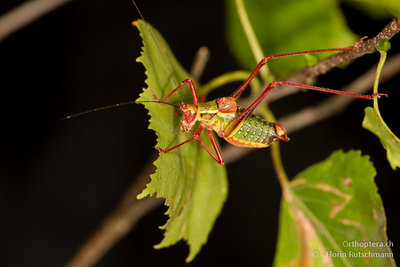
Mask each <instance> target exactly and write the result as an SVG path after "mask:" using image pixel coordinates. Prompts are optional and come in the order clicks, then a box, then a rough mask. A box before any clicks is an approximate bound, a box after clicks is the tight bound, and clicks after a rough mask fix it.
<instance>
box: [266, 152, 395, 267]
mask: <svg viewBox="0 0 400 267" xmlns="http://www.w3.org/2000/svg"><path fill="white" fill-rule="evenodd" d="M375 173H376V172H375V169H374V167H373V165H372V163H371V162H370V161H369V158H368V157H367V156H361V152H359V151H349V152H347V153H344V152H342V151H336V152H334V153H333V154H332V155H330V156H329V158H328V159H326V160H324V161H322V162H319V163H317V164H315V165H312V166H311V167H309V168H307V169H306V170H304V171H303V172H301V173H300V174H298V175H297V176H296V177H295V178H294V179H293V181H291V182H290V184H288V185H287V187H286V190H284V192H285V194H284V199H283V200H282V205H281V215H280V222H279V224H280V225H279V237H278V245H277V253H276V257H275V262H274V266H395V263H394V260H393V253H392V251H391V248H390V243H388V245H389V246H386V245H387V243H386V242H387V241H388V240H387V236H386V232H385V231H386V218H385V213H384V210H383V206H382V201H381V198H380V196H379V195H378V193H377V187H376V185H375V183H374V176H375ZM369 241H370V242H371V243H363V242H369ZM372 242H375V243H372ZM377 242H382V243H377ZM376 244H379V245H380V244H382V245H385V246H384V247H381V246H378V247H377V246H376ZM368 245H369V246H368ZM391 245H393V243H391ZM334 253H336V254H334Z"/></svg>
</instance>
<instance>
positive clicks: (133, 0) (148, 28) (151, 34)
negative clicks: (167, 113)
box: [132, 0, 184, 105]
mask: <svg viewBox="0 0 400 267" xmlns="http://www.w3.org/2000/svg"><path fill="white" fill-rule="evenodd" d="M132 3H133V5H134V6H135V8H136V10H137V12H138V13H139V16H140V17H141V19H142V20H143V21H144V24H145V25H146V28H147V30H148V31H149V33H150V36H151V38H152V39H153V41H154V43H155V45H156V46H157V49H158V51H160V54H161V57H162V59H163V61H164V63H165V66H166V67H167V69H168V72H169V75H170V76H171V78H172V81H173V82H174V84H175V88H177V87H178V84H177V82H176V81H175V79H174V76H173V75H172V71H171V68H170V66H169V64H168V62H167V60H166V59H165V57H164V54H163V53H162V51H161V49H160V46H159V45H158V42H157V40H156V38H155V37H154V35H153V32H152V31H151V30H150V26H149V24H148V23H147V21H146V19H145V18H144V16H143V14H142V12H140V9H139V7H138V6H137V4H136V2H135V0H132ZM176 91H177V92H178V95H179V98H180V100H181V103H182V105H183V104H184V103H183V99H182V96H181V94H180V92H179V90H176Z"/></svg>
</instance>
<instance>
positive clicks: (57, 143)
mask: <svg viewBox="0 0 400 267" xmlns="http://www.w3.org/2000/svg"><path fill="white" fill-rule="evenodd" d="M19 3H22V1H2V2H1V5H0V11H1V13H4V12H5V11H7V10H10V9H11V8H13V7H15V6H17V5H18V4H19ZM138 4H139V6H140V8H141V10H142V12H143V14H144V15H145V17H146V19H147V20H148V21H149V22H150V23H152V24H153V25H154V26H155V27H156V28H158V29H159V30H160V32H161V33H162V34H163V35H164V37H165V38H166V40H167V41H168V42H169V44H170V46H171V48H172V50H173V51H174V52H175V54H176V56H177V58H178V59H179V61H180V62H181V63H182V64H183V66H184V67H186V68H189V67H190V65H191V63H192V61H193V58H194V54H195V52H196V51H197V49H198V48H199V47H200V46H202V45H206V46H208V47H209V48H210V49H211V60H210V61H209V64H208V67H207V69H206V71H205V73H204V75H203V79H202V81H203V82H204V81H208V80H210V79H211V78H213V77H215V76H217V75H219V74H222V73H225V72H227V71H230V70H236V69H238V68H239V67H238V66H237V65H236V63H235V62H234V60H233V58H232V56H231V55H230V53H229V49H228V47H227V45H226V43H225V39H224V6H223V1H181V2H180V3H177V2H170V1H138ZM343 8H344V11H345V14H346V18H347V20H348V22H349V25H350V27H351V28H352V29H353V30H354V31H355V32H356V33H357V34H359V35H361V36H364V35H369V36H374V35H375V34H376V33H377V32H378V31H380V30H381V29H382V28H383V27H384V26H385V25H386V24H387V22H388V20H377V21H374V20H372V19H370V18H368V17H366V16H364V15H363V14H361V13H359V12H357V11H355V10H353V9H351V8H349V7H347V6H343ZM137 18H138V15H137V13H136V11H135V9H134V7H133V5H132V3H131V2H130V1H128V0H126V1H74V2H72V3H70V4H68V5H66V6H64V7H62V8H60V9H58V10H56V11H54V12H52V13H51V14H48V15H46V16H45V17H43V18H41V19H39V20H38V21H36V22H34V23H32V24H31V25H29V26H27V27H25V28H24V29H22V30H20V31H19V32H17V33H14V34H13V35H11V36H10V37H9V38H8V39H6V40H5V41H3V42H2V43H0V68H1V76H0V77H1V92H2V99H3V100H2V104H1V106H0V110H1V113H0V114H1V117H0V118H1V120H0V121H1V124H2V127H1V136H0V137H1V138H0V210H1V219H0V242H1V243H0V244H1V248H0V265H1V266H62V265H64V264H65V263H66V262H67V261H68V259H70V258H71V257H72V256H73V255H74V253H75V252H76V250H77V249H78V248H79V246H80V245H81V244H82V243H83V242H84V241H85V240H86V239H87V238H88V237H89V236H90V234H91V233H92V232H93V231H94V230H95V229H96V228H97V227H98V226H99V224H100V222H101V221H102V219H103V218H104V217H105V216H106V215H107V214H108V213H109V212H110V211H111V210H112V209H113V207H114V206H115V205H116V204H117V203H118V201H119V198H120V197H121V195H122V194H123V192H124V191H125V189H126V188H127V186H128V185H129V184H130V183H131V182H132V180H133V179H134V178H135V177H136V176H137V175H138V174H139V172H140V171H141V168H142V167H143V166H144V165H145V163H146V162H147V161H148V160H149V158H150V156H151V155H152V154H153V153H154V152H155V150H154V149H153V147H154V145H155V135H154V133H152V132H151V131H150V130H147V125H148V121H147V120H148V117H147V115H146V111H145V110H144V109H143V107H142V106H140V105H131V106H127V107H122V108H119V109H117V110H109V111H105V112H97V113H92V114H90V115H87V116H82V117H79V118H76V119H71V120H68V121H59V120H58V119H59V118H61V117H63V116H66V115H69V114H72V113H76V112H80V111H84V110H87V109H91V108H94V107H100V106H105V105H109V104H113V103H118V102H124V101H127V100H133V99H136V98H137V97H138V94H139V93H140V91H141V88H142V87H144V79H145V77H144V74H143V72H144V69H143V67H142V66H141V65H140V64H138V63H136V62H135V58H136V57H138V56H139V53H140V46H141V43H140V38H139V36H138V33H137V30H136V28H134V27H132V26H130V22H131V21H132V20H134V19H137ZM294 34H295V33H294ZM399 43H400V42H399V37H398V36H396V37H395V39H394V40H393V42H392V46H393V49H392V50H391V51H390V52H391V53H395V51H399V49H398V46H399ZM312 48H313V47H310V49H312ZM389 57H390V55H389ZM377 61H378V55H377V54H374V55H369V56H366V57H363V58H362V59H359V60H357V61H356V62H355V63H354V64H352V65H351V66H350V68H347V69H336V70H334V71H332V72H331V73H330V74H327V75H325V76H323V77H321V78H320V82H321V83H323V84H324V85H325V86H326V85H327V84H329V87H331V88H341V86H343V85H345V84H347V83H348V82H350V81H352V80H353V79H354V78H355V77H357V76H358V75H360V74H362V73H363V72H365V71H366V70H367V69H368V68H369V67H370V66H371V65H372V64H373V63H376V62H377ZM399 82H400V79H399V77H396V78H395V79H393V80H392V81H391V82H389V83H385V84H382V85H381V90H382V89H383V90H384V91H386V92H387V93H389V95H390V98H388V99H383V101H381V112H382V114H383V116H384V118H385V120H387V123H388V124H389V126H390V127H392V128H393V129H399V127H400V122H399V119H398V112H397V111H396V110H397V109H396V105H398V103H399V101H398V99H399V97H400V94H399V92H398V90H397V89H398V84H399ZM232 90H233V88H232V87H231V88H229V89H222V90H221V91H218V93H217V95H226V94H228V93H229V92H231V91H232ZM320 98H321V95H320V94H304V95H297V96H293V97H289V98H288V99H285V100H281V101H278V102H276V103H274V104H273V105H272V108H273V110H274V111H275V112H276V114H277V115H278V116H279V115H283V114H285V113H288V112H292V111H294V110H296V109H297V108H301V107H303V106H304V105H307V104H310V103H313V102H316V101H318V100H319V99H320ZM369 104H370V103H368V102H366V101H362V100H361V101H356V102H355V103H354V104H352V105H351V106H350V107H349V108H348V109H347V110H346V112H345V113H344V114H342V115H340V116H337V117H335V118H332V119H329V120H326V121H323V122H321V123H318V124H317V125H314V126H312V127H308V128H307V129H304V130H302V131H300V132H298V133H295V134H293V135H291V138H292V139H291V141H290V142H289V143H285V144H282V155H283V158H284V164H285V168H286V170H287V172H288V174H289V176H291V177H293V176H294V175H295V174H296V173H298V172H299V171H301V170H303V169H304V168H306V167H307V166H309V165H311V164H313V163H315V162H317V161H320V160H323V159H325V158H326V157H327V156H328V155H329V154H330V153H331V152H332V151H334V150H337V149H339V148H343V149H344V150H346V151H347V150H349V149H362V151H363V153H364V154H369V155H370V156H371V159H372V161H373V162H374V165H375V167H376V169H377V172H378V174H377V178H376V182H377V184H378V187H379V193H380V194H381V196H382V199H383V202H384V206H385V209H386V214H387V220H388V230H387V231H388V236H389V239H391V240H392V241H393V242H394V248H393V251H394V253H395V257H396V256H398V255H399V249H398V242H399V241H400V233H399V231H398V225H399V224H400V217H399V213H398V208H396V206H398V204H399V201H398V196H397V194H398V190H399V188H400V187H399V184H400V182H399V177H398V176H399V175H398V171H397V172H393V171H392V170H391V169H390V166H389V164H388V163H387V160H386V156H385V151H384V150H383V148H382V147H381V145H380V143H379V141H378V140H377V138H375V137H374V136H373V135H372V134H371V133H369V132H367V131H366V130H364V129H362V127H361V121H362V117H363V109H364V107H366V106H367V105H369ZM397 133H398V132H397ZM221 143H224V142H221ZM268 152H269V151H268V149H262V150H256V149H255V150H254V151H252V152H251V153H250V154H249V155H248V156H246V157H245V158H243V159H241V160H240V161H238V162H235V163H233V164H230V165H229V166H228V174H229V183H230V185H229V197H228V200H227V203H226V204H225V206H224V209H223V211H222V214H221V216H220V217H219V218H218V220H217V222H216V225H215V228H214V229H213V231H212V233H211V235H210V237H209V241H208V243H207V245H206V246H205V247H203V249H202V251H201V253H200V254H199V255H198V256H197V258H196V259H195V261H194V262H193V263H191V264H190V266H205V265H207V266H221V265H222V264H229V265H230V266H270V265H271V263H272V260H273V255H274V252H275V244H276V238H277V226H278V215H279V214H278V212H279V204H280V187H279V184H278V182H277V179H276V177H275V175H274V173H273V171H272V166H271V163H270V159H269V158H270V156H269V153H268ZM165 210H166V209H165V208H164V207H160V208H158V209H156V210H154V211H153V212H152V213H150V214H149V215H148V216H146V217H145V218H144V219H142V220H141V221H140V222H139V224H138V225H137V226H136V227H135V229H134V230H133V231H131V232H130V234H129V235H127V236H126V237H124V238H123V239H122V241H121V242H119V243H118V244H117V245H116V246H115V247H114V248H112V249H111V250H110V251H109V253H107V255H106V256H105V257H104V258H103V259H102V260H101V261H100V262H99V264H98V266H160V265H164V266H180V265H184V259H185V257H186V256H187V254H188V248H187V246H186V245H185V244H184V243H183V242H180V243H179V244H177V245H175V246H173V247H171V248H167V249H163V250H154V249H153V248H152V246H153V245H154V244H156V243H158V242H159V241H160V240H161V239H162V231H161V230H159V229H158V228H157V227H158V226H159V225H163V224H164V223H165V221H166V219H167V217H166V216H164V215H163V213H164V212H165Z"/></svg>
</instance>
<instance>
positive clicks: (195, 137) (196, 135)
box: [157, 125, 224, 165]
mask: <svg viewBox="0 0 400 267" xmlns="http://www.w3.org/2000/svg"><path fill="white" fill-rule="evenodd" d="M203 129H204V127H203V126H201V125H200V127H199V129H197V131H196V132H194V131H190V132H191V133H192V134H193V137H192V138H190V139H188V140H186V141H183V142H182V143H180V144H178V145H176V146H173V147H171V148H168V149H166V150H163V149H161V148H157V150H158V151H159V152H161V153H168V152H170V151H171V150H174V149H176V148H178V147H180V146H182V145H184V144H186V143H189V142H191V141H194V140H197V141H198V142H199V143H200V145H201V146H202V147H203V148H204V149H205V150H206V151H207V152H208V154H210V155H211V156H212V157H213V159H214V160H215V161H216V162H218V163H219V164H221V165H222V164H224V159H223V158H222V155H221V151H220V150H219V148H218V145H217V142H216V141H215V137H214V135H213V133H212V130H210V129H208V128H207V133H208V136H209V138H210V140H211V144H212V146H213V148H214V150H215V153H216V155H214V154H213V153H212V152H211V150H210V149H209V148H208V147H207V146H206V145H205V144H204V143H203V142H202V141H201V140H200V134H201V132H202V131H203Z"/></svg>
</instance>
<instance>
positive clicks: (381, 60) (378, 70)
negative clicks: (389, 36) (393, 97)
mask: <svg viewBox="0 0 400 267" xmlns="http://www.w3.org/2000/svg"><path fill="white" fill-rule="evenodd" d="M380 41H381V40H380ZM385 41H387V40H385ZM387 42H388V41H387ZM389 44H390V43H389ZM377 48H378V49H377V50H378V51H379V53H380V58H379V62H378V67H377V68H376V74H375V80H374V88H373V93H374V94H377V93H378V87H379V79H380V76H381V72H382V69H383V65H384V64H385V61H386V57H387V51H385V50H382V49H380V44H379V43H378V44H377ZM374 109H375V111H376V115H377V116H378V118H379V120H381V121H382V126H383V127H384V128H385V130H386V131H387V132H388V133H389V134H390V135H391V136H392V137H393V138H395V139H396V140H399V139H398V138H397V136H396V135H395V134H394V133H393V132H392V130H390V128H389V126H387V124H386V122H385V121H384V120H383V118H382V115H381V112H380V111H379V105H378V98H377V97H375V98H374Z"/></svg>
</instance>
